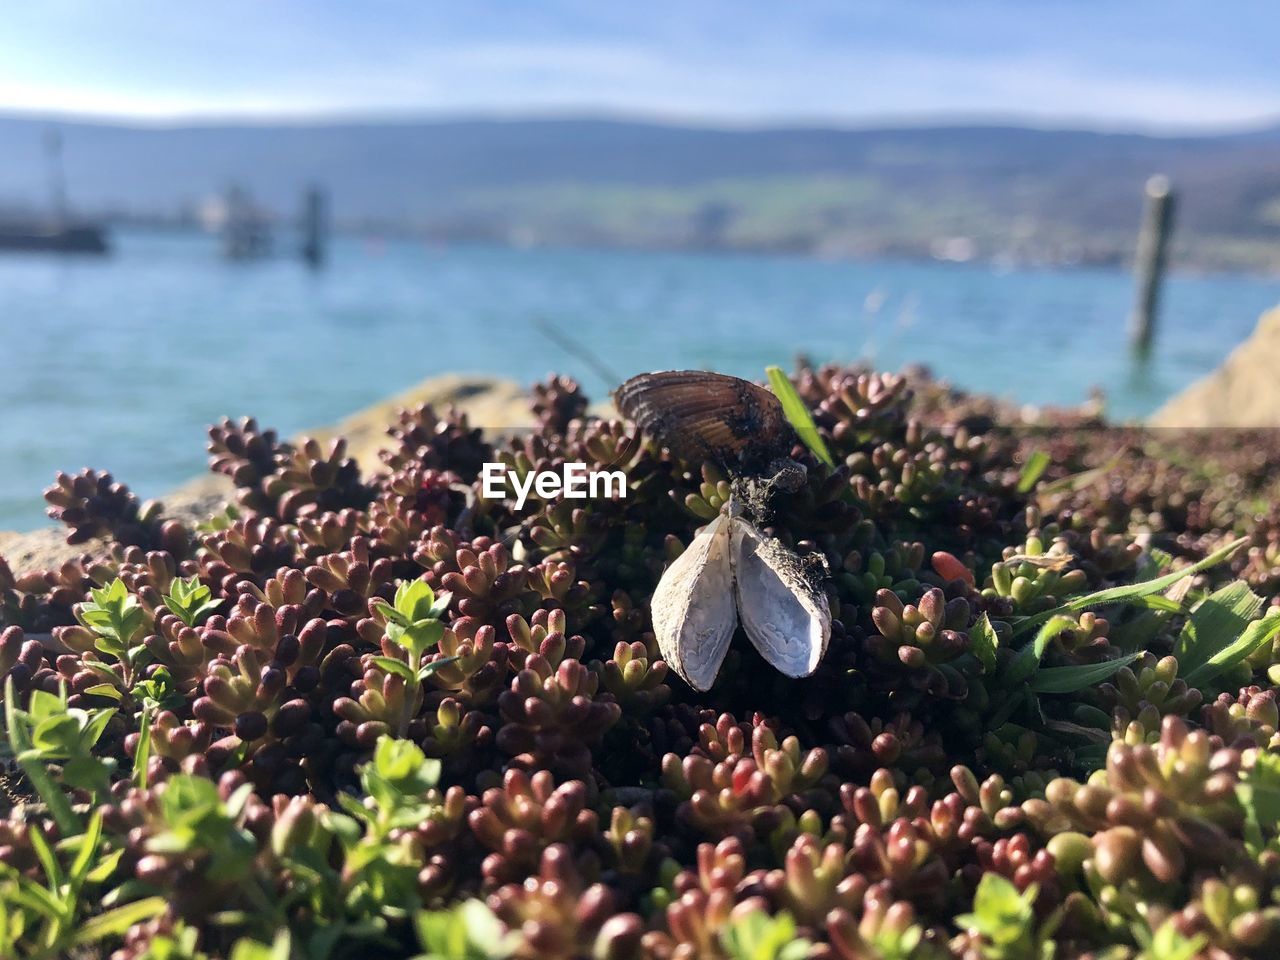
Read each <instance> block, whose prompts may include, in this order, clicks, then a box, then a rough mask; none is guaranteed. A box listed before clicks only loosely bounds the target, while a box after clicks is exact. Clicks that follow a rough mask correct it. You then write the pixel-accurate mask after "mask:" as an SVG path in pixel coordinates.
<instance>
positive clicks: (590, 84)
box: [0, 0, 1280, 130]
mask: <svg viewBox="0 0 1280 960" xmlns="http://www.w3.org/2000/svg"><path fill="white" fill-rule="evenodd" d="M1278 35H1280V3H1278V2H1277V0H1233V2H1232V3H1229V4H1224V3H1221V2H1211V0H1198V2H1191V0H1161V2H1154V0H973V2H966V0H931V2H924V0H866V2H858V0H845V2H828V0H768V2H758V0H683V2H680V0H646V2H644V3H630V2H619V0H613V2H609V0H532V2H530V0H523V2H521V0H505V2H499V0H467V2H436V0H358V2H356V0H306V2H304V0H216V2H214V0H183V2H173V0H163V2H161V0H78V2H71V0H41V2H38V3H12V4H8V5H6V9H5V12H4V26H3V28H2V29H0V111H6V112H15V111H23V112H40V113H47V112H54V113H71V114H80V115H85V114H88V115H103V116H110V117H124V118H132V119H136V120H141V121H146V122H169V121H174V120H189V119H199V118H219V119H222V118H268V117H269V118H281V117H296V118H323V117H329V116H337V115H343V116H350V115H353V114H359V115H379V116H398V115H414V116H421V115H433V114H455V115H456V114H477V113H482V114H528V113H538V114H548V113H552V114H565V113H610V114H640V115H647V116H655V117H662V118H668V119H674V120H686V121H692V122H716V123H724V124H738V125H741V124H746V125H756V124H778V123H807V122H835V123H840V124H847V125H861V124H869V123H878V122H907V123H910V122H934V121H936V120H938V119H948V118H950V119H958V118H964V119H974V118H983V119H991V118H998V119H1018V120H1022V121H1025V122H1031V123H1036V124H1042V125H1075V126H1086V127H1095V128H1100V129H1148V130H1201V129H1232V128H1247V127H1250V126H1256V125H1261V124H1264V123H1269V122H1275V121H1276V120H1277V119H1280V56H1278V55H1277V53H1276V48H1275V39H1276V37H1277V36H1278Z"/></svg>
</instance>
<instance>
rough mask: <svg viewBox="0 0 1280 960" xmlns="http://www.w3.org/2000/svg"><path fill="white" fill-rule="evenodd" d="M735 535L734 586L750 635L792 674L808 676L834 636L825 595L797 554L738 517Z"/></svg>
mask: <svg viewBox="0 0 1280 960" xmlns="http://www.w3.org/2000/svg"><path fill="white" fill-rule="evenodd" d="M732 541H733V542H732V547H733V561H732V565H733V590H734V595H735V599H736V600H737V606H738V616H739V617H741V618H742V626H743V629H744V630H746V633H747V637H748V638H750V640H751V642H752V644H754V645H755V648H756V649H757V650H759V651H760V655H761V656H762V657H764V658H765V659H766V660H768V661H769V663H771V664H772V665H773V666H775V667H776V668H777V669H779V670H781V671H782V672H783V673H785V674H786V675H787V676H788V677H807V676H808V675H809V674H811V673H813V671H814V670H816V669H817V668H818V664H819V663H820V662H821V661H822V656H823V654H824V653H826V652H827V641H828V640H830V639H831V607H830V605H829V604H828V603H827V598H826V595H825V594H823V593H822V592H821V591H819V590H817V589H816V588H815V587H814V586H813V585H812V584H811V583H810V582H809V580H808V578H807V577H806V576H805V575H804V571H803V569H802V567H801V562H800V558H799V557H797V556H796V555H795V554H794V553H792V552H791V551H790V550H788V549H787V548H786V547H784V546H783V545H782V544H781V543H779V542H778V541H777V540H774V539H772V538H770V537H765V536H762V535H761V533H760V531H759V530H757V529H756V528H755V527H753V526H752V525H751V524H750V523H748V522H747V521H746V520H743V519H742V518H740V517H739V518H735V519H734V521H733V536H732Z"/></svg>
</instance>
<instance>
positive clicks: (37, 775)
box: [4, 677, 80, 837]
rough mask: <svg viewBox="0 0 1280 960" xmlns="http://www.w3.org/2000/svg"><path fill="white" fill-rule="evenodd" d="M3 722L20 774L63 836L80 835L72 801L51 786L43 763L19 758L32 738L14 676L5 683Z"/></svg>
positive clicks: (60, 789) (27, 747)
mask: <svg viewBox="0 0 1280 960" xmlns="http://www.w3.org/2000/svg"><path fill="white" fill-rule="evenodd" d="M4 723H5V730H6V731H7V733H8V736H9V747H10V749H11V750H12V751H13V756H14V759H15V760H17V762H18V766H19V767H21V768H22V773H23V775H24V776H25V777H26V778H27V781H28V782H29V783H30V784H31V786H32V787H34V788H35V791H36V793H37V794H38V795H39V796H40V799H41V800H43V801H44V802H45V805H46V806H47V807H48V808H49V815H50V816H52V817H53V820H54V822H55V823H56V824H57V825H58V830H59V831H61V833H62V835H63V836H64V837H74V836H75V835H76V834H78V833H79V832H80V818H79V817H77V816H76V814H75V811H73V810H72V809H71V802H70V801H69V800H68V799H67V796H66V794H64V793H63V792H62V788H61V787H59V786H58V785H57V784H56V783H54V780H53V777H51V776H49V771H48V770H47V769H46V768H45V765H44V763H43V762H41V761H38V760H36V761H31V760H23V759H22V757H23V755H24V754H26V753H27V752H28V751H29V750H30V749H31V739H30V737H28V736H27V728H26V725H25V724H26V718H25V717H23V716H21V711H19V710H18V695H17V691H15V690H14V687H13V677H9V678H7V679H6V680H5V687H4Z"/></svg>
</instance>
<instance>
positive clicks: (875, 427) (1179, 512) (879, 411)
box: [0, 365, 1280, 960]
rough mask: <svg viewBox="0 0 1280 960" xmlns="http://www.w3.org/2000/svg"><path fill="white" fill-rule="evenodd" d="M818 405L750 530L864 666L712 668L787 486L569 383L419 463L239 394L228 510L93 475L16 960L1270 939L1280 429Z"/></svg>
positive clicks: (11, 897) (1127, 946)
mask: <svg viewBox="0 0 1280 960" xmlns="http://www.w3.org/2000/svg"><path fill="white" fill-rule="evenodd" d="M796 390H797V395H798V397H799V399H800V400H801V402H802V404H803V405H805V406H807V407H808V408H809V410H810V411H812V414H813V417H812V419H813V422H814V430H813V435H815V436H816V437H817V438H818V439H819V440H820V442H821V445H823V446H825V447H826V448H827V450H828V451H829V452H830V454H831V459H832V461H833V462H834V466H829V465H824V464H820V463H819V460H818V458H817V457H816V455H814V456H811V455H810V454H809V453H808V452H807V451H806V448H804V447H802V446H799V445H797V446H796V447H795V448H794V449H793V450H792V451H791V453H792V455H793V456H795V457H799V458H802V459H804V461H805V463H806V471H805V473H804V476H803V478H802V479H798V480H797V481H796V482H795V483H794V484H793V486H794V489H792V490H789V491H780V490H779V491H774V493H773V494H772V495H770V496H766V497H763V498H762V499H761V502H760V504H758V505H754V506H753V509H755V506H758V507H759V510H758V513H759V516H757V517H755V521H758V528H757V529H758V532H759V534H760V535H761V537H762V538H763V537H768V538H772V539H773V540H776V542H777V543H778V544H780V545H782V546H783V547H784V548H785V549H786V550H787V551H790V552H793V553H795V554H796V555H797V556H804V557H808V558H810V560H809V562H810V563H812V564H813V567H814V570H815V571H818V570H819V569H820V568H825V571H826V573H824V574H822V575H821V576H818V575H816V574H815V579H817V580H821V583H820V584H818V585H817V586H816V587H815V590H820V591H821V596H822V597H823V598H825V600H826V601H827V604H828V607H829V612H830V638H829V643H828V647H827V651H826V655H825V657H823V658H822V660H821V662H820V663H818V664H817V666H816V669H814V670H813V672H812V674H811V675H808V676H804V677H789V676H782V675H780V674H778V673H777V672H776V671H773V670H766V669H764V660H763V659H762V658H761V657H760V656H759V655H758V654H757V653H756V652H755V651H754V650H753V649H752V648H751V647H750V645H748V644H745V643H742V642H740V641H738V642H733V643H731V644H729V653H728V655H727V657H726V659H725V661H724V665H723V668H722V669H721V672H720V675H719V677H718V679H717V680H716V681H715V682H714V684H712V685H711V687H710V689H708V690H706V691H698V690H694V689H692V688H691V687H690V686H688V685H687V684H683V683H678V682H676V681H675V680H674V679H673V677H672V672H671V667H670V666H669V665H668V664H667V663H666V662H665V660H664V658H663V657H662V656H661V654H660V647H659V641H658V639H657V637H658V636H659V635H660V634H661V630H657V631H655V624H654V616H653V614H654V610H653V609H652V607H653V604H652V602H651V601H652V598H653V595H654V592H655V588H656V587H657V585H658V583H659V582H660V579H661V578H662V576H663V573H664V570H665V569H666V568H667V567H669V566H670V564H671V563H672V562H673V561H674V560H675V559H676V557H678V556H679V555H680V553H681V550H683V549H684V547H683V545H684V544H687V543H689V542H690V540H691V539H692V538H693V537H694V535H695V533H696V531H697V529H698V528H699V527H700V526H701V525H702V524H704V523H705V522H707V521H714V520H715V518H717V517H719V516H720V515H721V511H722V510H723V509H724V508H725V507H726V506H727V505H728V503H729V500H730V499H731V497H732V498H738V497H740V496H742V495H743V493H744V492H745V491H746V490H747V488H746V487H743V486H742V485H741V484H739V487H738V489H735V487H734V481H733V479H732V477H733V476H734V474H733V470H732V469H731V467H732V465H730V464H722V463H704V462H697V461H695V460H689V459H685V458H683V457H681V456H680V455H678V454H677V453H676V452H673V451H672V450H671V449H668V448H666V447H664V446H663V445H662V443H661V442H660V440H659V439H658V438H655V437H653V436H651V435H650V434H649V433H647V432H645V431H644V430H643V429H641V427H640V425H638V424H635V423H631V422H629V421H627V420H618V419H612V420H606V419H602V418H599V417H596V416H593V415H592V413H591V407H590V406H589V405H588V403H587V398H586V396H585V394H584V392H583V391H582V389H581V387H580V386H579V385H578V384H577V383H575V382H573V381H571V380H568V379H566V378H559V377H553V378H551V379H549V380H548V381H546V382H544V383H543V384H541V385H539V386H538V387H535V388H534V390H533V394H532V399H531V403H532V408H533V411H534V415H535V418H536V420H537V427H536V429H535V430H533V431H531V432H526V433H524V434H523V435H520V436H515V437H507V438H494V437H486V435H485V434H484V433H482V432H481V431H480V430H478V429H476V428H474V427H472V426H471V425H470V424H469V423H468V421H467V419H466V417H465V416H464V415H462V414H461V413H459V412H458V411H456V410H453V409H441V410H438V411H437V410H435V409H433V408H431V407H425V406H424V407H418V408H416V409H413V410H407V411H401V412H399V413H398V414H397V415H396V420H395V422H394V423H393V424H391V425H390V428H389V430H388V439H387V444H386V448H385V449H384V450H383V452H382V456H381V466H380V467H379V468H378V470H377V471H370V470H367V469H366V470H365V471H361V470H360V468H359V466H358V465H357V464H356V463H355V462H354V461H352V460H351V458H350V457H348V456H347V452H346V449H345V447H344V446H343V445H342V444H341V443H340V442H339V443H336V444H331V445H328V446H323V445H319V444H316V443H312V442H308V441H300V442H297V443H293V442H285V441H283V440H281V439H280V438H279V437H278V436H277V434H276V433H275V432H274V431H272V430H269V429H265V428H263V427H260V426H259V425H258V424H257V423H256V422H254V421H252V420H244V421H239V422H231V421H223V422H222V423H220V424H218V425H215V426H214V427H213V428H211V430H210V442H209V452H210V455H211V468H212V469H213V470H214V471H215V472H218V473H220V474H223V475H226V476H227V477H229V478H230V479H231V480H232V482H233V483H234V484H235V486H236V488H237V491H238V494H237V497H238V506H237V507H236V508H235V509H234V511H231V512H229V513H227V514H225V515H221V516H219V517H218V518H215V519H214V520H213V521H211V522H210V523H208V524H204V525H201V527H200V528H199V530H198V532H190V531H188V530H186V529H185V528H182V527H180V526H178V525H173V524H170V523H167V522H165V521H163V520H162V519H161V518H162V513H161V511H160V508H159V507H157V506H154V505H144V504H141V503H139V502H138V501H137V499H136V498H135V497H134V496H133V495H132V494H131V493H129V491H128V490H127V489H126V488H124V487H123V486H122V485H120V484H117V483H116V482H115V481H114V480H112V479H111V478H110V476H109V475H106V474H102V473H97V472H94V471H86V472H84V473H82V474H79V475H76V476H68V475H59V476H58V478H57V480H56V482H55V484H54V486H53V487H52V488H51V489H50V491H49V493H48V494H47V497H48V500H49V503H50V506H51V512H52V513H54V514H55V515H56V516H57V517H58V518H59V519H61V520H62V521H63V522H64V523H65V524H67V525H68V526H69V527H70V529H71V537H72V539H73V540H74V541H75V542H77V543H83V544H84V549H85V550H86V551H87V552H86V553H84V554H83V555H82V556H80V557H77V558H75V559H73V560H70V561H67V562H65V563H63V564H61V565H60V566H58V567H56V568H54V569H49V570H26V569H23V570H18V569H17V568H16V566H13V565H10V564H8V563H5V562H4V561H3V560H0V687H2V691H0V706H3V708H4V720H3V728H4V735H5V736H4V742H3V743H2V744H0V918H3V919H0V955H3V956H5V957H9V956H12V957H14V958H15V960H29V958H35V957H48V956H56V955H80V954H84V955H86V956H88V955H101V956H108V955H110V956H114V957H117V958H119V960H142V958H149V960H158V958H161V957H167V958H170V960H179V958H182V960H230V958H233V957H234V958H235V960H242V958H244V957H256V956H270V955H278V956H284V955H294V956H299V957H301V956H312V955H314V956H334V957H337V956H365V955H374V954H377V955H385V956H388V957H405V958H408V957H414V956H422V955H423V954H422V953H421V951H423V950H425V951H427V953H426V956H436V955H442V956H465V957H469V958H470V957H474V958H477V960H480V958H486V960H487V958H490V957H494V956H498V955H503V956H517V957H523V956H529V957H533V956H538V957H543V956H547V957H566V958H581V957H588V956H591V957H598V958H607V960H631V958H651V960H695V958H703V957H707V958H713V960H730V958H733V960H737V958H745V957H750V958H752V960H755V958H757V957H762V958H763V957H767V958H775V960H791V958H793V957H794V958H797V960H798V958H799V957H800V956H807V957H811V958H815V960H873V958H894V960H908V958H910V960H930V958H938V957H943V956H952V957H959V958H970V957H972V958H975V960H977V958H1006V957H1007V958H1011V960H1013V958H1017V960H1021V958H1024V957H1025V958H1028V960H1030V958H1033V957H1034V958H1037V960H1039V958H1042V957H1044V956H1045V955H1047V952H1048V950H1049V948H1050V946H1051V945H1052V943H1056V950H1057V953H1056V955H1057V956H1086V955H1087V956H1098V957H1116V958H1119V957H1134V958H1137V957H1147V958H1156V957H1160V958H1170V960H1171V958H1174V957H1177V958H1180V960H1200V958H1204V960H1226V958H1228V957H1249V958H1254V957H1265V956H1270V955H1272V954H1273V953H1274V951H1275V949H1276V948H1277V947H1278V946H1280V906H1278V904H1280V828H1278V827H1277V826H1276V823H1277V812H1278V811H1280V801H1278V800H1277V798H1280V733H1278V732H1277V731H1278V730H1280V711H1278V709H1277V699H1276V698H1277V690H1278V689H1280V653H1278V651H1280V613H1275V612H1268V611H1275V610H1276V609H1277V608H1280V597H1278V596H1277V591H1278V590H1280V572H1278V571H1280V510H1277V509H1276V508H1274V507H1271V506H1268V504H1271V503H1274V502H1276V501H1277V500H1278V499H1280V496H1278V495H1280V481H1277V479H1276V478H1277V476H1280V471H1277V469H1276V467H1277V465H1280V435H1276V434H1273V433H1266V432H1262V433H1257V434H1254V433H1249V434H1247V435H1242V436H1239V437H1230V438H1227V437H1224V436H1222V435H1211V434H1188V435H1186V436H1178V437H1175V436H1171V435H1166V434H1157V433H1154V432H1150V431H1144V430H1142V429H1140V428H1131V427H1110V426H1106V425H1105V424H1103V423H1102V422H1101V421H1100V420H1099V419H1098V417H1097V414H1096V412H1093V411H1089V410H1082V411H1056V412H1047V413H1044V414H1043V415H1042V416H1041V418H1040V420H1039V421H1038V422H1036V423H1035V424H1033V425H1028V424H1027V422H1026V421H1025V420H1024V417H1023V412H1022V411H1018V410H1013V409H1010V408H1009V407H1008V406H1006V405H1004V404H1002V403H1000V402H998V401H995V400H991V399H989V398H984V397H974V396H969V395H966V394H963V393H961V392H960V391H957V390H954V389H952V388H950V387H948V386H947V385H945V384H943V383H940V382H938V381H936V380H934V379H932V378H931V377H929V376H928V375H926V374H925V373H923V372H921V371H919V370H909V371H904V372H903V373H902V374H895V375H885V374H878V373H875V372H873V371H870V370H865V369H859V368H838V367H823V368H820V369H815V368H813V367H811V366H808V365H803V366H802V367H801V369H800V370H799V372H798V375H797V378H796ZM784 392H786V391H784ZM810 440H811V441H812V437H810ZM486 462H502V463H503V464H504V465H506V467H507V468H509V469H512V470H515V471H516V472H517V473H519V474H520V475H522V476H523V475H525V474H526V473H527V472H528V471H530V470H534V469H543V468H547V469H558V468H559V467H560V466H561V465H563V464H564V463H567V462H582V463H585V464H588V465H589V466H591V467H593V468H600V469H611V470H612V469H620V470H622V471H624V473H625V475H626V484H625V496H609V497H605V498H600V499H597V500H586V501H578V500H573V501H569V500H568V499H564V498H559V499H557V498H555V497H537V496H533V497H530V498H529V500H528V502H527V503H525V504H524V505H523V506H522V507H521V508H520V509H519V510H517V509H516V507H515V504H514V503H507V502H503V501H500V500H486V499H485V498H483V497H481V496H479V494H480V492H481V491H480V487H481V476H480V471H481V468H482V466H483V464H484V463H486ZM364 466H365V467H366V468H367V467H369V466H370V465H369V464H365V465H364ZM753 522H754V521H753ZM1237 541H1241V546H1240V547H1239V548H1237V547H1235V546H1233V545H1235V544H1237ZM957 761H959V762H957ZM55 904H56V908H55V907H54V906H52V905H55ZM95 951H96V952H95ZM255 951H256V952H255ZM270 951H275V954H272V953H271V952H270Z"/></svg>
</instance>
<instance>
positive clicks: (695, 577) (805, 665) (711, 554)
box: [650, 514, 831, 690]
mask: <svg viewBox="0 0 1280 960" xmlns="http://www.w3.org/2000/svg"><path fill="white" fill-rule="evenodd" d="M650 611H651V613H652V617H653V629H654V633H655V634H656V635H657V637H658V646H659V648H660V649H661V650H662V656H663V657H664V659H666V661H667V662H668V663H669V664H670V665H671V667H672V668H673V669H674V670H675V671H676V673H678V674H680V676H682V677H683V678H684V679H685V681H686V682H687V683H688V684H689V686H691V687H693V688H694V689H695V690H709V689H710V688H711V685H712V684H713V683H714V682H715V679H716V674H717V673H719V672H720V665H721V664H722V663H723V662H724V658H725V654H726V653H727V652H728V650H729V641H730V640H731V639H732V638H733V631H734V629H735V628H736V627H737V625H738V617H739V616H741V618H742V625H743V628H744V629H745V630H746V633H747V637H748V638H749V639H750V640H751V642H752V644H753V645H754V646H755V648H756V649H757V650H759V651H760V654H761V656H763V657H764V658H765V659H766V660H768V661H769V663H771V664H772V665H773V666H774V667H776V668H777V669H778V670H781V671H782V672H783V673H785V674H786V675H787V676H789V677H805V676H808V675H809V674H811V673H813V671H814V670H815V669H817V666H818V663H819V662H820V661H821V660H822V656H823V654H824V653H826V650H827V641H828V640H830V638H831V610H830V607H829V606H828V604H827V598H826V596H825V595H824V594H823V593H822V592H821V591H820V590H817V589H816V588H815V587H814V586H813V585H812V584H811V583H810V582H809V580H808V578H807V577H806V576H805V575H804V572H803V569H802V566H801V561H800V559H799V558H798V557H797V556H796V555H795V554H794V553H792V552H791V551H790V550H788V549H787V548H786V547H784V546H783V545H782V544H781V543H779V542H778V541H777V540H774V539H771V538H768V537H764V536H762V535H761V534H760V531H758V530H757V529H756V528H755V527H754V526H752V525H751V524H750V523H749V522H748V521H746V520H744V519H742V518H741V517H730V516H728V515H727V514H721V515H720V516H718V517H716V519H715V520H714V521H712V522H711V523H710V524H709V525H707V526H706V527H705V528H704V529H703V530H702V532H701V533H699V534H698V535H697V536H696V537H694V539H693V543H691V544H689V547H688V549H686V550H685V552H684V553H682V554H681V555H680V557H679V558H678V559H677V560H676V561H675V563H673V564H671V566H670V567H668V568H667V569H666V572H664V573H663V575H662V579H661V580H660V581H659V582H658V587H657V589H656V590H654V592H653V599H652V600H651V601H650Z"/></svg>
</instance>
